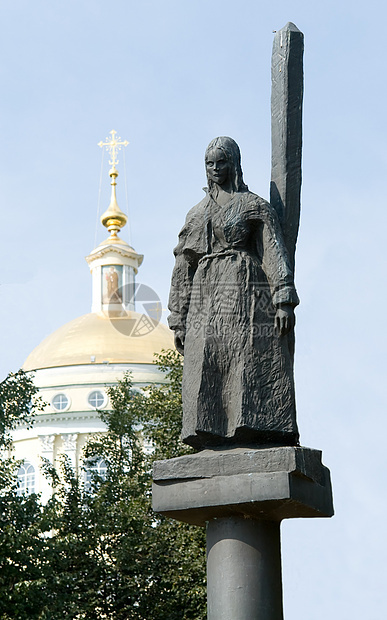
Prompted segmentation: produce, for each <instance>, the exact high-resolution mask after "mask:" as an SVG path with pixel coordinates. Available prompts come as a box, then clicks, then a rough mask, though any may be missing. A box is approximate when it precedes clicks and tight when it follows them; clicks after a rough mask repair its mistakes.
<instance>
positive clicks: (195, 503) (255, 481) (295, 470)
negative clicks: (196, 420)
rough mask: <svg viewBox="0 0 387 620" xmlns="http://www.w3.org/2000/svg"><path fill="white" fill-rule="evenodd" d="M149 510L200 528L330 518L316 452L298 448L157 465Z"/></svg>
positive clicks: (212, 453)
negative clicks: (228, 520)
mask: <svg viewBox="0 0 387 620" xmlns="http://www.w3.org/2000/svg"><path fill="white" fill-rule="evenodd" d="M152 499H153V510H155V512H159V513H161V514H163V515H165V516H167V517H171V518H172V519H176V520H178V521H184V522H186V523H191V524H193V525H201V526H204V525H205V524H206V522H207V521H210V520H211V519H219V518H224V517H247V518H253V519H265V520H270V521H281V520H282V519H291V518H296V517H331V516H332V515H333V500H332V487H331V481H330V473H329V470H328V469H327V468H326V467H325V466H324V465H323V464H322V462H321V452H320V451H319V450H313V449H310V448H303V447H268V448H219V449H212V450H203V451H202V452H198V453H197V454H192V455H187V456H181V457H178V458H174V459H169V460H165V461H156V462H155V463H154V466H153V490H152Z"/></svg>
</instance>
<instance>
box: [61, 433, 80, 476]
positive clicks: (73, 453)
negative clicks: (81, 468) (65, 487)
mask: <svg viewBox="0 0 387 620" xmlns="http://www.w3.org/2000/svg"><path fill="white" fill-rule="evenodd" d="M77 439H78V433H66V434H64V435H62V441H63V452H64V453H65V454H67V456H68V457H69V459H70V462H71V466H72V468H73V469H74V471H75V469H76V466H77Z"/></svg>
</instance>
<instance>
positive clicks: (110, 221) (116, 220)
mask: <svg viewBox="0 0 387 620" xmlns="http://www.w3.org/2000/svg"><path fill="white" fill-rule="evenodd" d="M109 176H110V177H111V179H112V180H111V183H110V185H111V186H112V193H111V198H110V204H109V206H108V208H107V210H106V211H105V213H104V214H103V215H101V224H102V225H103V226H105V227H106V228H107V229H108V231H109V232H110V237H109V240H110V241H111V242H113V243H117V242H119V239H118V236H117V233H119V232H120V230H121V228H123V227H124V226H125V224H126V222H127V221H128V218H127V217H126V215H125V213H123V212H122V211H121V209H120V207H119V206H118V203H117V196H116V187H117V180H116V179H117V177H118V170H117V168H116V167H115V166H114V165H113V167H112V168H111V169H110V171H109Z"/></svg>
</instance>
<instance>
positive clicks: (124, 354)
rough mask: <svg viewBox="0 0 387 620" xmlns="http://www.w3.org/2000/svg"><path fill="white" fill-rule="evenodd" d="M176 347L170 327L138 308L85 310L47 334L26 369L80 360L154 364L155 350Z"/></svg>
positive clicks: (30, 356) (61, 364)
mask: <svg viewBox="0 0 387 620" xmlns="http://www.w3.org/2000/svg"><path fill="white" fill-rule="evenodd" d="M172 347H173V336H172V332H171V331H170V329H169V328H168V327H167V326H166V325H163V324H161V323H159V324H158V325H157V326H156V327H153V325H152V322H151V320H150V319H149V318H148V317H147V316H145V315H143V314H139V313H137V312H130V313H128V315H127V316H125V317H118V318H109V317H106V316H103V315H100V314H96V313H90V314H84V315H83V316H81V317H78V318H77V319H74V320H73V321H70V322H69V323H66V324H65V325H63V326H62V327H60V328H59V329H57V330H56V331H55V332H54V333H53V334H51V335H50V336H48V337H47V338H45V340H43V342H41V343H40V344H39V345H38V346H37V347H36V348H35V349H34V350H33V351H32V353H30V355H29V356H28V357H27V359H26V361H25V363H24V365H23V369H24V370H38V369H40V368H53V367H57V366H73V365H77V364H92V363H96V364H101V363H103V362H110V363H117V364H120V363H129V364H152V363H154V353H160V351H161V349H170V348H172Z"/></svg>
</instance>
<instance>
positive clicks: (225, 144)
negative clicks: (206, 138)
mask: <svg viewBox="0 0 387 620" xmlns="http://www.w3.org/2000/svg"><path fill="white" fill-rule="evenodd" d="M214 149H220V150H221V151H223V153H224V155H225V157H226V159H227V161H228V162H229V163H230V164H231V165H230V176H231V184H232V188H233V191H234V192H247V191H248V189H249V188H248V187H247V185H246V183H244V181H243V172H242V166H241V152H240V150H239V146H238V145H237V143H236V142H235V140H233V139H232V138H228V137H227V136H220V137H219V138H214V139H213V140H211V142H210V143H209V145H208V146H207V149H206V154H205V161H207V155H208V154H209V152H210V151H213V150H214ZM207 182H208V191H209V194H210V195H211V196H212V197H213V198H216V196H217V194H218V188H217V184H216V183H214V181H212V180H211V179H209V178H208V176H207Z"/></svg>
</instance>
